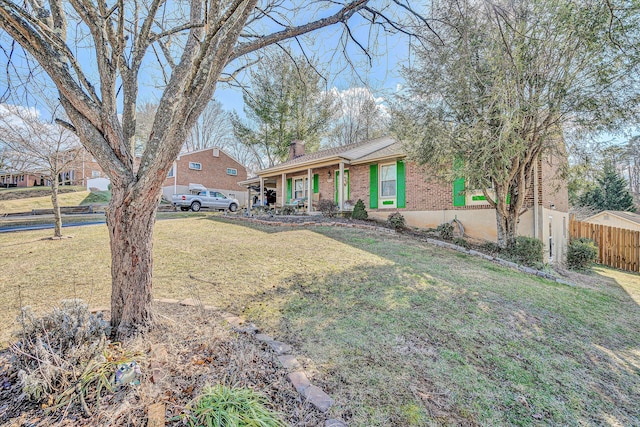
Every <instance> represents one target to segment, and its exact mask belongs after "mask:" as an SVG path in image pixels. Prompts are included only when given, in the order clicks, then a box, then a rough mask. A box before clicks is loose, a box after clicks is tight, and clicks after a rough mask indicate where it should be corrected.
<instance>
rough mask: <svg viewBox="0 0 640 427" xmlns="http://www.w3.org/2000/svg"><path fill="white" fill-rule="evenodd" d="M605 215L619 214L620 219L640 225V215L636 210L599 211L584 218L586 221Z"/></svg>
mask: <svg viewBox="0 0 640 427" xmlns="http://www.w3.org/2000/svg"><path fill="white" fill-rule="evenodd" d="M603 215H613V216H617V217H618V218H620V219H624V220H627V221H630V222H633V223H636V224H638V225H640V215H639V214H637V213H634V212H627V211H602V212H598V213H597V214H595V215H592V216H590V217H589V218H586V219H584V222H589V220H592V219H596V218H598V217H600V216H603Z"/></svg>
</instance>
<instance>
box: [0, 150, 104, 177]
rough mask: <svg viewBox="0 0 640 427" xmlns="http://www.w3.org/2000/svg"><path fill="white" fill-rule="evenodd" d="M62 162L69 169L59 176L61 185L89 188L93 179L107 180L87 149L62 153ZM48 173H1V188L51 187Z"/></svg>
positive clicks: (65, 169)
mask: <svg viewBox="0 0 640 427" xmlns="http://www.w3.org/2000/svg"><path fill="white" fill-rule="evenodd" d="M60 161H61V162H63V163H65V162H68V165H67V167H65V168H64V170H63V171H62V172H61V173H60V174H59V176H58V182H59V183H60V185H78V186H82V187H86V186H87V181H88V180H90V179H92V178H105V177H106V175H105V174H104V172H103V171H102V168H101V167H100V165H98V163H97V162H96V160H95V159H94V158H93V157H92V156H91V154H89V152H88V151H87V150H86V149H85V148H82V147H80V148H74V149H71V150H67V151H65V152H61V153H60ZM46 175H47V173H46V172H42V171H21V172H15V171H14V172H2V173H0V186H3V187H6V186H7V184H15V185H11V186H15V187H34V186H39V185H46V186H49V185H50V184H51V183H50V182H49V179H48V178H46Z"/></svg>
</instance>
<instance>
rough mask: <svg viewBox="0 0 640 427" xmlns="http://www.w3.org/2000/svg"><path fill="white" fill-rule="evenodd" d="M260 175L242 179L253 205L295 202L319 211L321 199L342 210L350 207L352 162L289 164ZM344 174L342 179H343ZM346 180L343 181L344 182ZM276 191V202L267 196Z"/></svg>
mask: <svg viewBox="0 0 640 427" xmlns="http://www.w3.org/2000/svg"><path fill="white" fill-rule="evenodd" d="M276 168H277V167H275V168H272V169H271V170H270V171H269V172H270V173H269V174H265V175H259V176H256V177H253V178H250V179H248V180H246V181H242V182H240V185H243V186H246V187H247V194H248V197H249V200H250V208H253V207H258V206H270V207H273V208H276V209H281V208H283V207H285V206H293V207H295V208H296V209H298V210H299V211H302V212H305V213H307V214H314V213H317V212H319V210H318V203H319V202H320V200H333V201H334V202H335V203H336V205H337V206H338V210H339V211H344V210H346V209H348V208H349V207H350V205H349V203H348V202H349V201H350V200H349V198H350V194H351V188H350V187H351V186H350V173H349V162H348V161H346V160H343V161H340V162H337V163H336V162H332V163H326V164H320V165H314V167H298V168H287V169H283V170H278V171H277V172H276V171H274V169H276ZM341 177H342V179H341ZM340 184H342V185H340ZM269 191H274V192H275V203H273V202H272V201H271V200H267V193H268V192H269Z"/></svg>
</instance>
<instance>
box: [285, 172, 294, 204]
mask: <svg viewBox="0 0 640 427" xmlns="http://www.w3.org/2000/svg"><path fill="white" fill-rule="evenodd" d="M291 184H292V181H291V178H288V179H287V200H286V201H285V202H284V204H289V203H291Z"/></svg>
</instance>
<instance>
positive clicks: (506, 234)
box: [496, 202, 519, 248]
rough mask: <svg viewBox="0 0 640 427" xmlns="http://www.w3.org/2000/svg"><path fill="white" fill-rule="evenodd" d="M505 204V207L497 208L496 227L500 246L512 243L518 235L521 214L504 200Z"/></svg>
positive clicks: (504, 246)
mask: <svg viewBox="0 0 640 427" xmlns="http://www.w3.org/2000/svg"><path fill="white" fill-rule="evenodd" d="M502 203H503V204H504V205H505V206H504V208H503V209H496V229H497V233H498V246H500V247H501V248H506V247H507V246H510V245H512V244H513V243H514V242H515V240H516V237H517V235H518V219H519V215H517V214H516V212H514V210H513V209H510V207H509V206H506V202H502Z"/></svg>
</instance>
